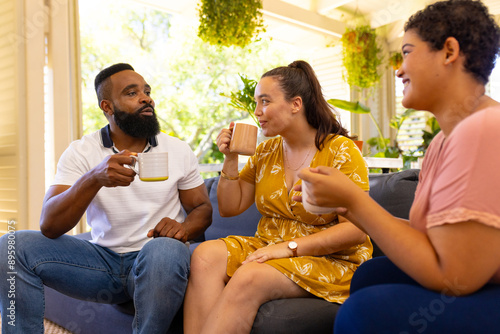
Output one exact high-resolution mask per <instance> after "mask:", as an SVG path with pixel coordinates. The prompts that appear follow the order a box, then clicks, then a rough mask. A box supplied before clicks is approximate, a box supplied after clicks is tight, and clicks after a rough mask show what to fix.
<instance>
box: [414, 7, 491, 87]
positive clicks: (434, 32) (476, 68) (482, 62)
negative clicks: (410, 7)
mask: <svg viewBox="0 0 500 334" xmlns="http://www.w3.org/2000/svg"><path fill="white" fill-rule="evenodd" d="M404 30H405V32H406V31H408V30H415V31H416V33H417V34H418V35H419V36H420V38H422V40H423V41H425V42H427V43H429V45H430V46H431V48H432V49H433V50H442V49H443V47H444V42H445V41H446V39H447V38H448V37H454V38H455V39H456V40H457V41H458V43H459V45H460V51H461V53H462V54H463V55H464V56H465V64H464V67H465V70H466V71H468V72H470V73H472V75H474V77H475V78H476V79H477V80H478V81H479V82H481V83H483V84H486V83H487V82H488V78H489V76H490V74H491V71H492V70H493V68H494V67H495V60H496V57H497V54H498V51H499V46H500V44H499V43H500V42H499V39H500V29H499V27H498V25H497V24H496V22H495V20H494V19H493V17H492V16H491V15H490V14H489V12H488V8H486V6H485V5H484V4H483V3H482V2H481V1H474V0H448V1H440V2H436V3H434V4H432V5H429V6H427V7H426V8H425V9H423V10H421V11H418V12H417V13H415V14H414V15H412V16H411V17H410V18H409V20H408V22H406V24H405V27H404Z"/></svg>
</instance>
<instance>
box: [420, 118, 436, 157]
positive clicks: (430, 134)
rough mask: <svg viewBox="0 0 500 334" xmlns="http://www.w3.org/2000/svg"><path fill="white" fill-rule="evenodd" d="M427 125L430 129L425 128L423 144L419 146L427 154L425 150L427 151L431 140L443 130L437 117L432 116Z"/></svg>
mask: <svg viewBox="0 0 500 334" xmlns="http://www.w3.org/2000/svg"><path fill="white" fill-rule="evenodd" d="M426 125H427V127H428V129H429V131H427V130H424V131H423V132H424V133H423V135H422V139H423V140H424V141H423V143H422V145H420V146H419V148H418V149H419V150H421V151H422V152H423V155H425V152H426V151H427V148H428V147H429V145H430V143H431V141H432V140H433V139H434V137H435V136H436V135H437V134H438V133H439V132H440V131H441V127H440V126H439V123H438V122H437V120H436V117H431V118H429V119H428V120H427V122H426Z"/></svg>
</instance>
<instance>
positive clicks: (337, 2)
mask: <svg viewBox="0 0 500 334" xmlns="http://www.w3.org/2000/svg"><path fill="white" fill-rule="evenodd" d="M351 1H352V0H316V11H317V12H318V13H320V14H325V13H328V12H329V11H331V10H332V9H335V8H338V7H340V6H343V5H345V4H347V3H349V2H351Z"/></svg>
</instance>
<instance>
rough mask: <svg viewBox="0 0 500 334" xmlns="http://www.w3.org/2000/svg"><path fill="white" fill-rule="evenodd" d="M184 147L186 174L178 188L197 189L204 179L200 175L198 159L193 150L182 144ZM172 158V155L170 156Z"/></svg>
mask: <svg viewBox="0 0 500 334" xmlns="http://www.w3.org/2000/svg"><path fill="white" fill-rule="evenodd" d="M181 145H182V146H183V149H184V152H185V155H184V157H185V158H184V160H185V167H186V170H185V174H184V177H183V178H182V179H180V180H179V182H178V184H177V187H178V188H179V189H180V190H189V189H193V188H196V187H198V186H200V185H201V184H203V178H202V177H201V175H200V166H199V164H198V159H197V158H196V155H195V154H194V152H193V151H192V150H191V148H190V147H189V145H188V144H187V143H183V144H181ZM169 157H170V155H169Z"/></svg>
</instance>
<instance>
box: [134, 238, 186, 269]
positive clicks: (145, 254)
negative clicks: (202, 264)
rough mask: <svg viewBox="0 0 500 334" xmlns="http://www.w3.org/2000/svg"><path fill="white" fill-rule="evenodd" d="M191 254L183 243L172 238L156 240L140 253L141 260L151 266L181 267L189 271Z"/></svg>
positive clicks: (145, 246) (146, 245)
mask: <svg viewBox="0 0 500 334" xmlns="http://www.w3.org/2000/svg"><path fill="white" fill-rule="evenodd" d="M190 257H191V253H190V251H189V247H188V246H187V245H186V244H184V243H183V242H181V241H179V240H176V239H172V238H166V237H165V238H163V237H161V238H154V239H153V240H151V241H149V242H148V243H146V244H145V245H144V247H143V248H142V249H141V251H140V252H139V259H140V260H141V261H147V262H148V263H150V264H151V265H155V264H158V265H160V266H161V265H165V264H167V265H169V264H170V265H175V264H177V265H179V266H181V267H186V268H187V269H188V270H189V262H190Z"/></svg>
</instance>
